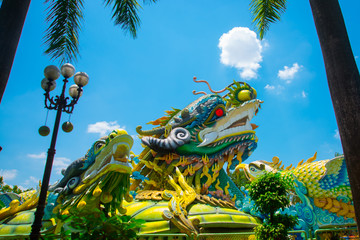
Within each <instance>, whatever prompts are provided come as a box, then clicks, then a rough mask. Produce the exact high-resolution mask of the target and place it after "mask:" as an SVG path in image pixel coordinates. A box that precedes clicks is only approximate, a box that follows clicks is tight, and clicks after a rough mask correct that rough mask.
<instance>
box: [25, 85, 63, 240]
mask: <svg viewBox="0 0 360 240" xmlns="http://www.w3.org/2000/svg"><path fill="white" fill-rule="evenodd" d="M67 82H68V81H67V79H64V85H63V88H62V92H61V95H60V99H59V102H58V103H59V105H58V108H57V112H56V118H55V124H54V130H53V134H52V138H51V143H50V148H49V150H48V155H47V159H46V165H45V171H44V176H43V180H42V185H41V189H40V196H39V202H38V206H37V208H36V212H35V220H34V223H33V225H32V226H31V233H30V239H32V240H37V239H39V237H40V230H41V226H42V224H41V220H42V217H43V216H44V209H45V204H46V196H47V190H48V187H49V181H50V175H51V168H52V165H53V161H54V156H55V152H56V150H55V145H56V139H57V135H58V131H59V124H60V118H61V113H62V110H63V108H64V106H65V104H66V101H65V87H66V83H67Z"/></svg>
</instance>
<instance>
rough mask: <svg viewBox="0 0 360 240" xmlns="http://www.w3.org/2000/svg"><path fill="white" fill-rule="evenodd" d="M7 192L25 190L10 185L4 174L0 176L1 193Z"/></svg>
mask: <svg viewBox="0 0 360 240" xmlns="http://www.w3.org/2000/svg"><path fill="white" fill-rule="evenodd" d="M7 192H13V193H17V194H19V193H22V192H23V191H22V190H21V189H20V188H19V187H18V186H17V185H14V186H9V185H7V184H5V183H4V179H3V177H2V176H0V193H7Z"/></svg>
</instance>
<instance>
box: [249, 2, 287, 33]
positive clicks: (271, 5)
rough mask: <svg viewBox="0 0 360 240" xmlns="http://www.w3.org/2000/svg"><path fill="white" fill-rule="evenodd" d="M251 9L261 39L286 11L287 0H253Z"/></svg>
mask: <svg viewBox="0 0 360 240" xmlns="http://www.w3.org/2000/svg"><path fill="white" fill-rule="evenodd" d="M250 10H251V13H252V15H253V23H255V27H256V30H257V32H259V35H260V39H263V38H264V35H265V33H266V32H267V31H268V30H269V26H270V24H271V23H274V22H276V21H279V20H280V15H281V14H282V13H283V12H285V10H286V0H251V2H250Z"/></svg>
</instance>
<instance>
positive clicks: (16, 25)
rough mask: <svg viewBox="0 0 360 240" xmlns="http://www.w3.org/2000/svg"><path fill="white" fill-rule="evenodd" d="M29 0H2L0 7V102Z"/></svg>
mask: <svg viewBox="0 0 360 240" xmlns="http://www.w3.org/2000/svg"><path fill="white" fill-rule="evenodd" d="M30 1H31V0H3V2H2V5H1V8H0V103H1V99H2V97H3V94H4V91H5V88H6V84H7V82H8V79H9V75H10V71H11V67H12V64H13V62H14V58H15V53H16V48H17V46H18V43H19V40H20V36H21V31H22V28H23V26H24V22H25V18H26V14H27V12H28V9H29V5H30Z"/></svg>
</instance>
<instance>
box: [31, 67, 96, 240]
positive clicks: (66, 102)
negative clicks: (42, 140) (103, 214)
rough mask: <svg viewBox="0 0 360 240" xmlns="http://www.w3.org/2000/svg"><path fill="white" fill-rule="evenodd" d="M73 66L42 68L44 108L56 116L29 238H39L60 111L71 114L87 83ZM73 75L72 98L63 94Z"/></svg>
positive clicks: (44, 128) (67, 125) (46, 130)
mask: <svg viewBox="0 0 360 240" xmlns="http://www.w3.org/2000/svg"><path fill="white" fill-rule="evenodd" d="M74 73H75V68H74V66H73V65H71V64H70V63H65V64H64V65H62V66H61V70H59V68H58V67H56V66H54V65H50V66H47V67H46V68H45V70H44V76H45V78H44V79H43V80H42V81H41V87H42V88H43V89H44V90H45V94H44V95H45V108H47V109H49V110H56V118H55V124H54V129H53V134H52V138H51V143H50V148H49V150H48V154H47V159H46V165H45V171H44V176H43V180H42V184H41V189H40V196H39V202H38V206H37V208H36V212H35V220H34V223H33V225H32V226H31V233H30V239H39V237H40V230H41V226H42V224H41V221H42V217H43V215H44V209H45V204H46V196H47V191H48V186H49V181H50V174H51V168H52V165H53V161H54V156H55V152H56V151H55V145H56V139H57V134H58V131H59V123H60V119H61V113H62V112H65V113H68V114H71V113H72V112H73V110H74V106H75V104H76V103H77V102H78V100H79V98H80V97H81V95H82V93H83V89H82V88H83V87H84V86H85V85H86V84H88V82H89V76H88V75H87V74H86V73H84V72H78V73H76V74H75V75H74ZM60 74H61V75H62V76H63V77H64V80H63V82H64V83H63V87H62V91H61V94H60V96H58V95H57V96H55V97H50V92H51V91H52V90H54V89H55V88H56V79H58V78H59V77H60ZM72 76H74V82H75V84H74V85H71V86H70V88H69V95H70V97H71V98H72V99H71V100H70V98H69V97H66V96H65V89H66V84H67V83H68V82H69V80H68V79H69V78H71V77H72ZM62 129H63V130H64V131H65V132H71V130H72V129H73V126H72V124H71V123H70V122H65V123H64V124H63V125H62ZM39 133H40V135H42V136H47V135H48V134H49V133H50V129H49V128H48V127H47V126H42V127H40V128H39Z"/></svg>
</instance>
